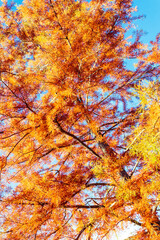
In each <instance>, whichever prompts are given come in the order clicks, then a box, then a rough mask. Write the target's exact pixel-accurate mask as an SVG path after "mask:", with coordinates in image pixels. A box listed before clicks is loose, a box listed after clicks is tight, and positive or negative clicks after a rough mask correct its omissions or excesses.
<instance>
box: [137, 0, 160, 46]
mask: <svg viewBox="0 0 160 240" xmlns="http://www.w3.org/2000/svg"><path fill="white" fill-rule="evenodd" d="M134 6H137V7H138V14H140V15H142V14H144V15H145V16H146V17H145V19H143V20H139V21H137V22H136V23H137V24H138V26H139V29H143V30H144V32H146V33H147V34H146V35H145V36H144V37H143V41H144V42H145V43H149V42H150V40H154V39H155V37H156V35H157V34H158V33H160V0H134Z"/></svg>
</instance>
